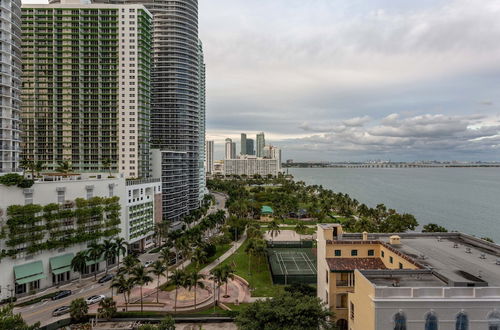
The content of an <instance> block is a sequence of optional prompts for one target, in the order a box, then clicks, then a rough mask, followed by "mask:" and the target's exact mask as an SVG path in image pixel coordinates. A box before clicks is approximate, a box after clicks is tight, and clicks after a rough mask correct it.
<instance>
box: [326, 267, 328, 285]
mask: <svg viewBox="0 0 500 330" xmlns="http://www.w3.org/2000/svg"><path fill="white" fill-rule="evenodd" d="M326 283H328V270H327V271H326Z"/></svg>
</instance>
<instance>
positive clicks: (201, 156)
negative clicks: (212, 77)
mask: <svg viewBox="0 0 500 330" xmlns="http://www.w3.org/2000/svg"><path fill="white" fill-rule="evenodd" d="M198 42H199V53H198V63H199V67H198V70H199V74H200V114H199V135H198V136H199V137H198V139H199V141H198V146H199V148H200V150H199V152H198V170H199V185H198V187H199V196H200V197H199V201H200V202H201V201H202V200H203V197H204V196H205V193H206V192H207V189H206V173H207V172H208V171H207V169H205V157H206V152H205V59H204V56H203V44H202V43H201V40H199V41H198ZM212 162H213V161H212ZM210 172H211V171H210Z"/></svg>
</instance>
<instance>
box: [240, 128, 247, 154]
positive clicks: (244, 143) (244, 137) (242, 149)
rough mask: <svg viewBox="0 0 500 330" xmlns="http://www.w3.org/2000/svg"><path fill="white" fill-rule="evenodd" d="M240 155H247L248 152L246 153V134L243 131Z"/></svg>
mask: <svg viewBox="0 0 500 330" xmlns="http://www.w3.org/2000/svg"><path fill="white" fill-rule="evenodd" d="M240 155H248V153H247V135H246V134H245V133H241V146H240Z"/></svg>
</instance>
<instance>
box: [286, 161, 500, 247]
mask: <svg viewBox="0 0 500 330" xmlns="http://www.w3.org/2000/svg"><path fill="white" fill-rule="evenodd" d="M288 171H289V173H290V174H292V175H293V176H294V178H295V180H302V181H304V182H306V183H307V184H310V185H313V184H317V185H323V187H325V188H328V189H331V190H333V191H335V192H343V193H347V194H349V195H350V196H351V197H353V198H356V199H357V200H358V201H360V202H361V203H365V204H367V205H368V206H372V207H373V206H375V205H376V204H379V203H383V204H385V205H386V206H387V207H388V208H394V209H396V210H397V211H398V212H407V213H411V214H413V215H414V216H415V217H416V218H417V220H418V222H419V223H420V225H421V226H422V225H424V224H427V223H437V224H439V225H442V226H444V227H446V228H447V229H448V230H457V231H460V232H464V233H468V234H471V235H476V236H480V237H483V236H487V237H490V238H492V239H493V240H494V241H495V242H496V243H500V168H290V169H288Z"/></svg>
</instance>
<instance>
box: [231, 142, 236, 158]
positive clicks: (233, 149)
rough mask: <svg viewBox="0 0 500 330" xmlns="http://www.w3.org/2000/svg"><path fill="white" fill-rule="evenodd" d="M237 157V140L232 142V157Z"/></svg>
mask: <svg viewBox="0 0 500 330" xmlns="http://www.w3.org/2000/svg"><path fill="white" fill-rule="evenodd" d="M235 158H236V142H233V143H231V159H235Z"/></svg>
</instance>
